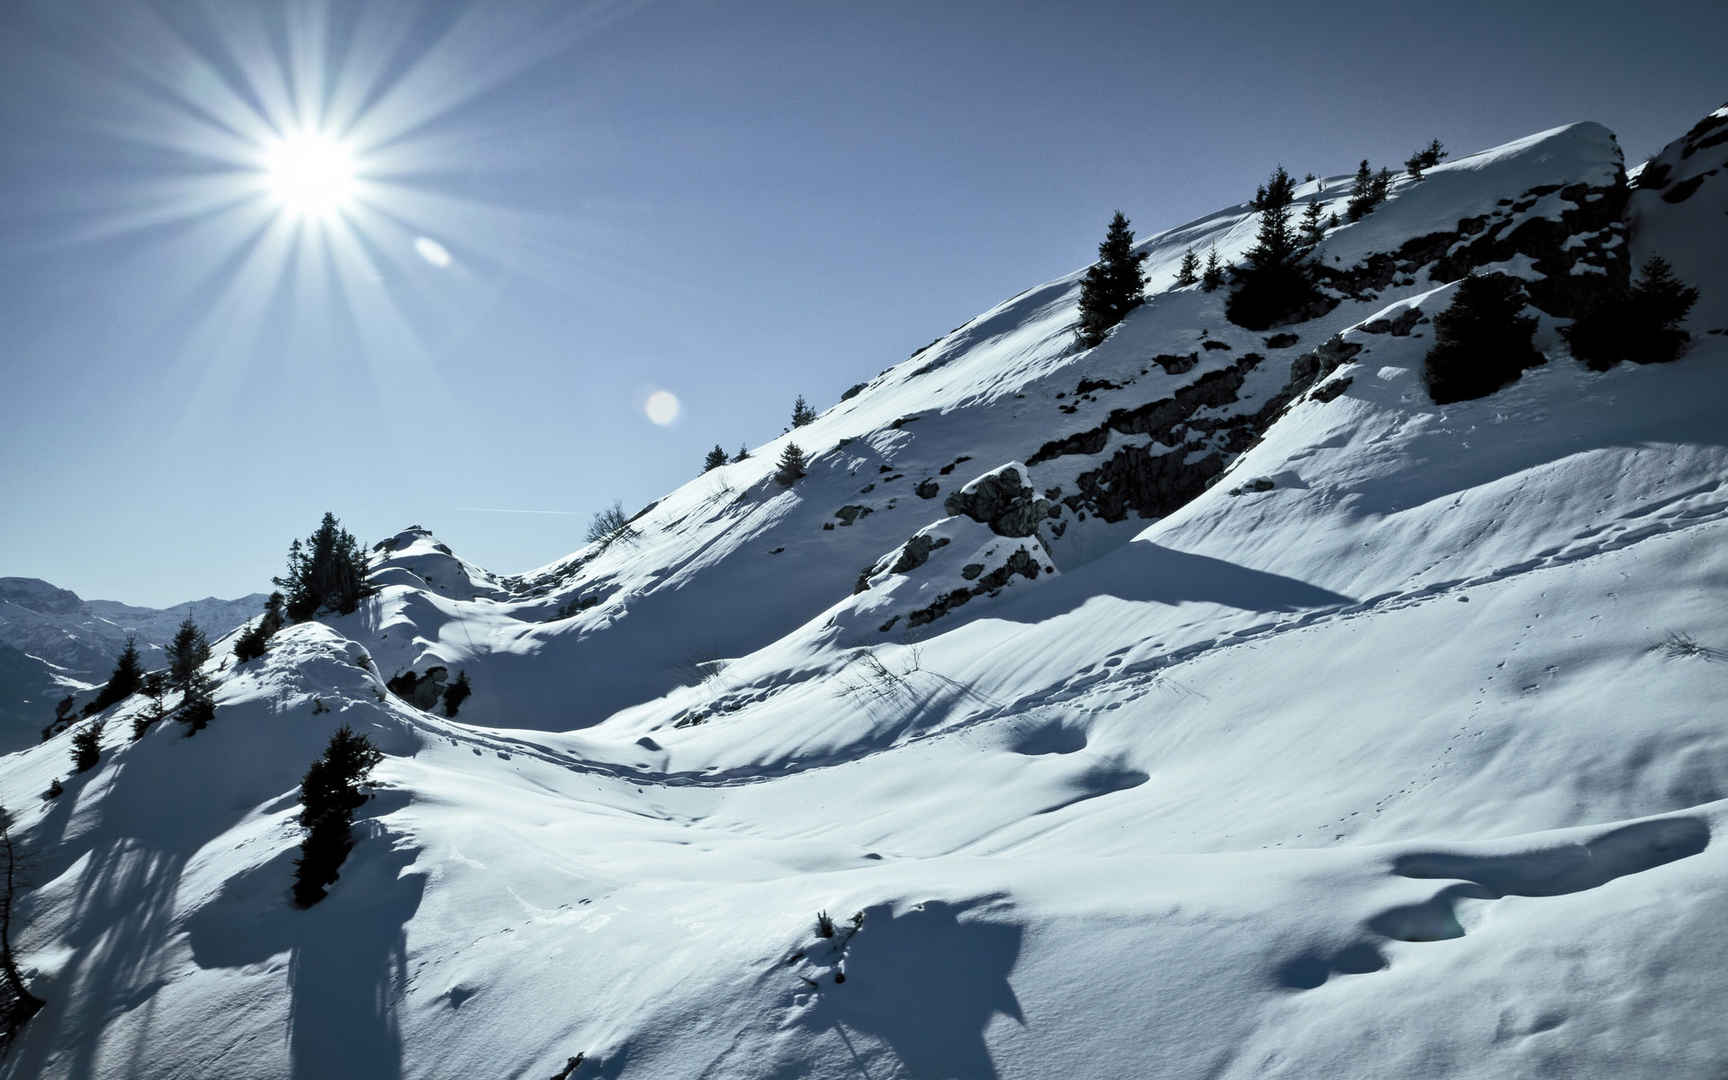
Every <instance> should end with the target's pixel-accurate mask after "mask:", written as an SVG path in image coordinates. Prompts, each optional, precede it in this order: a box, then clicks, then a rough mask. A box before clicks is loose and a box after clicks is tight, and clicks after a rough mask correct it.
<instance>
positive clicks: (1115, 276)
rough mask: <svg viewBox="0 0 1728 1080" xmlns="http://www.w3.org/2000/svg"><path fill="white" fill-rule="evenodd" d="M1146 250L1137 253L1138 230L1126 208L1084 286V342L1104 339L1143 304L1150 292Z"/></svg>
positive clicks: (1101, 247)
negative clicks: (1130, 219) (1135, 235)
mask: <svg viewBox="0 0 1728 1080" xmlns="http://www.w3.org/2000/svg"><path fill="white" fill-rule="evenodd" d="M1145 261H1146V253H1145V252H1140V253H1139V254H1136V253H1135V252H1134V230H1133V228H1131V227H1130V226H1129V223H1128V219H1127V218H1126V217H1123V216H1122V211H1120V210H1118V211H1116V215H1115V216H1114V217H1112V218H1111V219H1110V228H1109V230H1108V231H1107V232H1106V233H1105V235H1104V242H1103V243H1101V244H1099V245H1098V261H1097V262H1095V263H1093V264H1092V266H1091V267H1090V268H1088V269H1087V271H1086V279H1085V281H1083V282H1082V283H1081V285H1080V329H1079V331H1078V335H1079V339H1080V344H1082V345H1084V346H1086V347H1088V348H1090V347H1092V346H1094V345H1097V344H1099V343H1100V342H1102V341H1103V340H1104V335H1105V334H1106V333H1108V332H1109V330H1110V328H1111V327H1112V326H1115V325H1116V324H1117V323H1119V322H1121V321H1122V320H1123V319H1125V318H1127V316H1128V313H1129V312H1130V311H1133V310H1134V309H1135V308H1136V307H1138V306H1140V302H1141V301H1142V300H1143V299H1145V294H1146V271H1145V269H1144V267H1143V265H1142V264H1143V263H1145Z"/></svg>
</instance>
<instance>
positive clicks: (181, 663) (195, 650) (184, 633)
mask: <svg viewBox="0 0 1728 1080" xmlns="http://www.w3.org/2000/svg"><path fill="white" fill-rule="evenodd" d="M208 659H210V642H209V641H208V640H207V639H206V638H205V637H204V631H202V630H200V629H198V624H197V623H195V622H193V621H192V619H191V617H190V616H188V617H187V618H186V620H185V621H184V622H182V623H181V624H180V629H178V630H176V631H175V632H174V640H173V641H172V642H170V643H169V645H168V681H169V682H170V683H172V684H173V685H175V686H177V687H181V688H185V687H186V686H187V685H188V684H189V683H190V682H191V681H192V676H193V675H195V674H197V672H198V669H199V668H200V667H202V666H203V664H204V661H206V660H208Z"/></svg>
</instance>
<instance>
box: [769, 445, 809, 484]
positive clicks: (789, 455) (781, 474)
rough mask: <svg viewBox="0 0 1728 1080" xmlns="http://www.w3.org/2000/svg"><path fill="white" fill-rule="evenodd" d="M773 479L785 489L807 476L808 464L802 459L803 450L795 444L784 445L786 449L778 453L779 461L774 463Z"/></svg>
mask: <svg viewBox="0 0 1728 1080" xmlns="http://www.w3.org/2000/svg"><path fill="white" fill-rule="evenodd" d="M775 464H776V466H777V468H776V469H775V470H774V479H775V480H777V481H779V483H780V484H781V485H783V486H785V487H791V486H792V485H793V484H796V483H797V482H798V481H800V480H802V479H804V477H805V476H806V475H807V469H808V466H809V462H807V461H806V460H805V459H804V450H803V448H802V447H800V446H799V445H798V444H797V443H795V442H789V443H787V444H786V449H784V450H782V451H780V460H779V461H778V462H776V463H775Z"/></svg>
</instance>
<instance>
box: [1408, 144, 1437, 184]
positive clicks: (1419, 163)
mask: <svg viewBox="0 0 1728 1080" xmlns="http://www.w3.org/2000/svg"><path fill="white" fill-rule="evenodd" d="M1445 158H1446V148H1445V147H1444V146H1441V145H1440V140H1439V139H1435V140H1433V141H1432V142H1430V143H1429V144H1428V145H1427V146H1426V147H1424V148H1423V149H1421V150H1418V151H1416V152H1415V153H1414V154H1411V155H1410V156H1409V157H1407V158H1405V159H1404V171H1405V172H1408V173H1409V174H1410V179H1412V180H1420V179H1422V170H1423V169H1432V168H1433V167H1434V166H1436V165H1438V164H1440V162H1442V161H1444V160H1445Z"/></svg>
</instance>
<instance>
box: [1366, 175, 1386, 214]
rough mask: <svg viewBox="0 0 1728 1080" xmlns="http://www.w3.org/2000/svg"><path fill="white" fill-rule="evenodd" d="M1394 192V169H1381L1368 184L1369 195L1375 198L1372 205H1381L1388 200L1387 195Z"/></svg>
mask: <svg viewBox="0 0 1728 1080" xmlns="http://www.w3.org/2000/svg"><path fill="white" fill-rule="evenodd" d="M1391 193H1392V170H1391V169H1381V170H1380V171H1379V172H1377V173H1375V174H1374V179H1373V180H1372V181H1371V182H1370V183H1369V184H1368V197H1369V198H1370V199H1372V200H1373V203H1372V206H1379V205H1380V204H1381V203H1383V202H1385V201H1386V196H1387V195H1390V194H1391Z"/></svg>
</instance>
